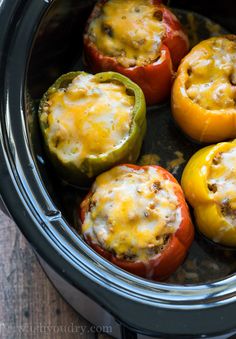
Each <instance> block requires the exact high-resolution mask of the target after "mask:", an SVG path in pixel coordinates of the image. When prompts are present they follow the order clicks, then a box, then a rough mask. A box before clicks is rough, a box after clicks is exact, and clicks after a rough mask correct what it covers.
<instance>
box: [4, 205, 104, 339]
mask: <svg viewBox="0 0 236 339" xmlns="http://www.w3.org/2000/svg"><path fill="white" fill-rule="evenodd" d="M89 329H90V324H89V323H88V322H87V321H86V320H84V319H83V318H82V317H81V316H80V315H78V314H77V313H76V312H75V311H74V310H73V309H72V308H71V307H70V306H69V305H68V304H67V303H66V302H65V301H64V300H63V299H62V298H61V296H60V295H59V294H58V292H57V291H56V290H55V289H54V287H53V286H52V284H51V283H50V282H49V280H48V279H47V277H46V275H45V273H44V272H43V270H42V269H41V267H40V265H39V263H38V261H37V259H36V257H35V255H34V253H33V251H32V249H31V247H30V245H29V244H28V243H27V241H26V240H25V238H24V237H23V235H22V234H21V233H20V231H19V230H18V228H17V226H16V225H15V223H14V222H13V221H12V220H11V219H9V218H8V217H7V216H5V215H4V214H3V213H2V212H1V211H0V338H2V339H18V338H19V339H31V338H34V339H44V338H45V339H48V338H49V339H62V338H63V339H71V338H78V337H79V338H82V339H83V338H86V339H87V338H89V339H90V338H91V339H92V338H97V337H99V339H102V338H103V339H105V338H109V337H108V336H105V335H96V334H94V333H91V331H90V330H89Z"/></svg>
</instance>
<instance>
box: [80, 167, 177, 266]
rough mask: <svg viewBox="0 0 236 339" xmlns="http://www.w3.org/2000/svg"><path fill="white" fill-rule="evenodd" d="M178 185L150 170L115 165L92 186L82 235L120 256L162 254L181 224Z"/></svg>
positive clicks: (131, 256)
mask: <svg viewBox="0 0 236 339" xmlns="http://www.w3.org/2000/svg"><path fill="white" fill-rule="evenodd" d="M175 185H176V184H175V183H173V182H171V181H169V180H165V179H163V177H162V176H161V175H160V174H159V173H158V172H157V171H156V169H154V168H152V167H150V168H149V169H145V170H134V169H131V168H129V167H126V166H119V167H115V168H113V169H112V170H110V171H108V172H105V173H103V174H101V175H100V176H99V177H98V178H97V179H96V181H95V184H94V186H93V189H92V190H93V195H92V197H91V200H90V208H89V211H88V212H87V214H86V217H85V221H84V223H83V225H82V232H83V234H84V235H85V236H89V237H90V238H91V239H92V241H93V242H94V243H97V244H99V245H100V246H102V247H103V248H105V249H107V250H108V251H112V252H115V253H116V255H117V257H118V258H126V259H130V260H135V261H137V260H142V261H147V260H148V259H150V257H152V256H154V255H156V254H157V253H159V252H160V251H161V250H162V249H163V247H164V245H165V244H166V242H167V240H168V237H169V236H170V235H171V234H172V233H174V232H175V231H176V230H177V229H178V227H179V225H180V221H181V208H180V207H179V202H178V200H177V197H176V195H175V192H174V188H175Z"/></svg>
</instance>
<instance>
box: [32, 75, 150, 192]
mask: <svg viewBox="0 0 236 339" xmlns="http://www.w3.org/2000/svg"><path fill="white" fill-rule="evenodd" d="M79 74H85V75H86V74H87V73H85V72H70V73H68V74H64V75H62V76H61V77H60V78H59V79H58V80H56V82H55V83H54V84H53V85H52V86H51V87H50V88H49V89H48V91H47V92H46V93H45V94H44V96H43V98H42V100H41V102H40V106H39V121H40V127H41V131H42V134H43V139H44V144H45V149H46V153H47V155H48V158H49V159H50V161H51V163H52V164H53V166H54V169H55V171H56V172H57V173H58V174H59V176H60V177H61V178H62V179H63V180H64V181H66V182H67V183H70V184H72V185H76V186H77V185H78V186H87V185H89V183H90V182H91V180H92V179H93V177H95V176H97V175H98V174H100V173H101V172H103V171H104V170H107V169H109V168H111V167H112V166H114V165H116V164H118V163H120V162H123V161H127V160H129V161H130V162H135V161H136V160H137V158H138V156H139V153H140V149H141V146H142V141H143V138H144V135H145V131H146V104H145V98H144V95H143V92H142V90H141V89H140V88H139V87H138V86H137V85H136V84H135V83H133V82H132V81H131V80H129V79H128V78H126V77H125V76H123V75H121V74H118V73H115V72H104V73H98V74H96V75H95V76H94V77H95V78H96V79H98V81H99V82H109V81H117V82H118V83H121V84H123V85H124V86H125V87H126V89H127V92H130V93H132V94H133V95H134V97H135V102H134V108H133V113H132V116H133V118H132V122H131V128H130V133H129V136H128V138H127V140H126V141H125V142H124V143H122V144H121V146H119V147H116V148H115V149H114V150H111V151H109V152H106V153H104V154H99V155H96V156H89V155H88V156H86V157H85V158H84V159H83V161H82V162H81V163H80V164H79V165H77V163H76V161H73V160H71V161H67V162H63V161H62V160H61V159H59V157H58V156H57V154H56V152H54V151H53V150H51V149H50V146H49V144H48V140H47V135H46V129H47V127H48V123H47V121H45V119H43V118H42V115H43V112H44V110H43V108H44V105H45V103H46V102H47V100H48V98H49V97H50V96H51V95H53V94H54V93H55V92H57V91H58V89H60V88H67V86H68V85H69V84H70V83H71V81H72V80H73V79H74V78H75V77H77V76H78V75H79ZM76 160H77V159H76Z"/></svg>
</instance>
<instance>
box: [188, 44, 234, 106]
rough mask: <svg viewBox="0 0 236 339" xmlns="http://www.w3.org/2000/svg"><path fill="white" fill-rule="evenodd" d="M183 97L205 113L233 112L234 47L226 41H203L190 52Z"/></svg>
mask: <svg viewBox="0 0 236 339" xmlns="http://www.w3.org/2000/svg"><path fill="white" fill-rule="evenodd" d="M190 54H191V58H190V57H187V59H186V60H189V65H188V69H187V72H188V80H187V82H186V92H187V95H188V96H189V98H190V99H191V100H193V102H195V103H197V104H198V105H200V106H201V107H203V108H204V109H207V110H221V109H224V110H225V109H232V108H235V103H236V43H235V41H231V40H229V39H228V38H226V37H218V38H211V39H208V40H206V41H203V42H202V43H200V44H199V45H198V47H197V48H195V49H194V50H193V51H192V52H190Z"/></svg>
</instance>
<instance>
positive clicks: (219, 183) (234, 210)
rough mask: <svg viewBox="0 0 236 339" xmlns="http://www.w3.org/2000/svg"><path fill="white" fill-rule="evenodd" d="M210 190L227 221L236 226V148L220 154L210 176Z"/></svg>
mask: <svg viewBox="0 0 236 339" xmlns="http://www.w3.org/2000/svg"><path fill="white" fill-rule="evenodd" d="M208 189H209V190H210V191H211V195H212V197H213V199H214V200H215V202H217V203H218V204H219V206H220V207H221V211H222V213H223V215H224V217H225V218H226V220H227V221H228V222H229V223H230V224H231V225H234V226H236V147H235V146H233V147H232V148H230V149H229V150H228V151H226V152H222V153H218V154H216V156H215V157H214V159H213V162H212V165H211V168H210V172H209V175H208Z"/></svg>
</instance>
